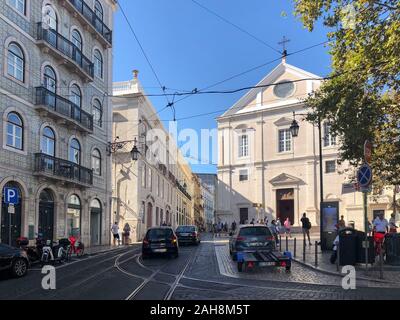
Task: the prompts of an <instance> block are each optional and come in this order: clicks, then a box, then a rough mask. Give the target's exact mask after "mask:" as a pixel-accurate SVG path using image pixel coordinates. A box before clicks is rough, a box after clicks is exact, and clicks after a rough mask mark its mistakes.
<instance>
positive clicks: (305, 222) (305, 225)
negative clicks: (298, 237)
mask: <svg viewBox="0 0 400 320" xmlns="http://www.w3.org/2000/svg"><path fill="white" fill-rule="evenodd" d="M300 221H301V226H302V229H303V236H304V239H305V237H306V235H307V238H308V243H309V244H310V246H311V240H310V229H311V222H310V219H308V218H307V216H306V213H305V212H304V213H303V217H302V218H301V220H300Z"/></svg>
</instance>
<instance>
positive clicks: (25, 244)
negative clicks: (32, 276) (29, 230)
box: [17, 237, 42, 263]
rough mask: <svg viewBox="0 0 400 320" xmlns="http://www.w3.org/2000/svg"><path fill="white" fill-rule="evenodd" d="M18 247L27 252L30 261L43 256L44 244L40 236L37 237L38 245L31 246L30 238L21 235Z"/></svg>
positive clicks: (37, 259)
mask: <svg viewBox="0 0 400 320" xmlns="http://www.w3.org/2000/svg"><path fill="white" fill-rule="evenodd" d="M17 247H18V248H20V249H22V250H24V251H25V252H26V254H27V256H28V259H29V262H30V263H35V262H37V261H39V260H40V257H41V256H42V245H41V241H40V239H39V238H37V239H36V246H29V240H28V238H26V237H19V238H18V239H17Z"/></svg>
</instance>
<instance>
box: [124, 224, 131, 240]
mask: <svg viewBox="0 0 400 320" xmlns="http://www.w3.org/2000/svg"><path fill="white" fill-rule="evenodd" d="M130 235H131V226H130V225H129V223H128V222H127V223H125V226H124V244H129V237H130Z"/></svg>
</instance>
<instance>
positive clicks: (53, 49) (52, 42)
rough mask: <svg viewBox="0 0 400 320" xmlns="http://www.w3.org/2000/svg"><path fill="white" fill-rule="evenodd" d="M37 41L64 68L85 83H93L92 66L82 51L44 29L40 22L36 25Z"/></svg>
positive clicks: (51, 30)
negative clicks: (76, 74)
mask: <svg viewBox="0 0 400 320" xmlns="http://www.w3.org/2000/svg"><path fill="white" fill-rule="evenodd" d="M37 40H38V41H39V43H38V44H39V45H41V46H45V47H46V49H47V50H49V53H51V54H53V55H54V56H55V58H56V59H58V60H63V62H65V64H66V66H67V67H69V68H72V69H74V71H76V72H77V73H78V74H79V76H81V77H82V79H84V80H85V81H86V82H89V81H93V76H94V65H93V63H92V61H91V60H90V59H89V58H87V57H86V56H85V55H84V54H83V53H82V51H81V50H80V49H79V48H78V47H77V46H75V45H74V44H73V43H72V42H71V41H69V40H68V39H67V38H65V37H64V36H62V35H61V34H59V33H58V32H57V31H55V30H53V29H51V28H46V27H44V24H43V23H42V22H39V23H38V24H37Z"/></svg>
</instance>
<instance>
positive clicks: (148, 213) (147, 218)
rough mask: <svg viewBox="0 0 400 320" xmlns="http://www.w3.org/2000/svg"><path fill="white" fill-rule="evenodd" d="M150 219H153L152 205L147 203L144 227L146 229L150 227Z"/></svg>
mask: <svg viewBox="0 0 400 320" xmlns="http://www.w3.org/2000/svg"><path fill="white" fill-rule="evenodd" d="M152 218H153V205H152V204H151V203H150V202H149V203H148V204H147V217H146V222H147V223H146V226H147V229H149V228H151V226H152V221H151V220H152Z"/></svg>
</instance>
